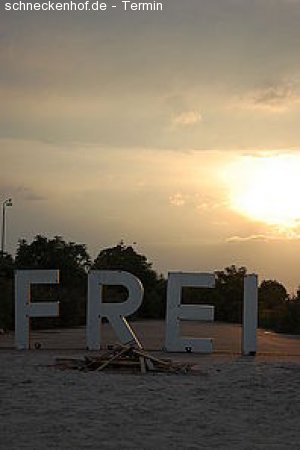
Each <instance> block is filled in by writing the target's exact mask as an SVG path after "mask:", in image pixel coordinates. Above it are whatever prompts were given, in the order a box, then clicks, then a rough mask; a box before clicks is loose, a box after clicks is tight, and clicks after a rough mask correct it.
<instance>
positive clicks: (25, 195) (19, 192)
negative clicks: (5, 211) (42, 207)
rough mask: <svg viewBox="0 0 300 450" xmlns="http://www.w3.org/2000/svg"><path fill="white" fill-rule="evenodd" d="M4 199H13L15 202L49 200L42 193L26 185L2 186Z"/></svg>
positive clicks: (0, 186)
mask: <svg viewBox="0 0 300 450" xmlns="http://www.w3.org/2000/svg"><path fill="white" fill-rule="evenodd" d="M0 190H1V192H2V197H3V198H4V197H11V198H12V199H13V200H14V199H17V200H26V201H30V202H36V201H44V200H47V198H46V197H45V196H43V195H41V194H40V193H37V192H35V191H34V190H33V189H31V188H29V187H27V186H25V185H8V184H2V185H0Z"/></svg>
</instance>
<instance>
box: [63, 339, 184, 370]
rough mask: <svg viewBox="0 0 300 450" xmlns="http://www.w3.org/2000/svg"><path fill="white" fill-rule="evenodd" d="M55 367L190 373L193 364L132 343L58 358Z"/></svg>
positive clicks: (64, 368)
mask: <svg viewBox="0 0 300 450" xmlns="http://www.w3.org/2000/svg"><path fill="white" fill-rule="evenodd" d="M55 367H57V368H59V369H62V370H67V369H73V370H80V371H84V372H88V371H91V370H94V371H98V372H100V371H102V370H108V369H111V370H116V369H118V370H122V371H125V370H126V371H128V370H129V371H133V372H140V373H147V372H152V373H155V372H165V373H188V372H189V371H190V370H191V364H188V363H178V362H173V361H171V360H170V359H160V358H157V357H155V356H152V355H150V354H149V353H148V352H146V351H144V350H143V349H141V348H135V347H133V346H130V345H116V346H113V347H112V348H111V350H109V351H107V352H105V353H104V354H102V355H101V354H100V355H88V356H84V357H83V358H62V357H60V358H56V362H55Z"/></svg>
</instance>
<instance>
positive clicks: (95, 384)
mask: <svg viewBox="0 0 300 450" xmlns="http://www.w3.org/2000/svg"><path fill="white" fill-rule="evenodd" d="M196 325H197V324H196ZM196 325H195V324H193V326H192V327H191V328H188V329H186V331H187V332H188V333H189V334H192V335H195V336H198V335H201V336H205V335H206V333H208V334H207V336H209V337H214V339H215V348H216V352H215V353H214V354H213V355H209V356H203V355H194V354H192V355H191V354H183V355H180V354H174V355H172V358H173V359H175V360H187V359H188V360H190V361H192V362H193V363H194V364H195V370H194V372H193V374H192V375H166V374H156V375H151V374H150V375H149V374H147V375H133V374H118V373H99V372H89V373H83V372H77V371H76V372H74V371H59V370H57V369H56V368H54V367H51V366H50V367H49V365H51V364H53V362H54V360H55V357H57V356H66V355H83V354H85V353H86V352H85V351H84V345H85V344H84V329H76V330H64V331H57V330H56V332H55V333H54V332H39V333H35V334H34V335H33V337H32V338H33V339H34V340H36V339H38V340H39V342H41V344H42V348H44V349H43V350H38V351H34V350H33V351H29V352H19V351H16V350H13V349H10V348H9V347H10V345H11V344H12V342H13V341H12V339H13V336H4V337H0V344H1V345H0V347H1V348H0V367H1V369H0V403H1V405H0V415H1V420H0V448H1V449H12V450H14V449H32V450H43V449H48V448H49V449H98V448H99V449H155V448H156V449H202V448H204V449H215V448H219V449H249V450H250V449H270V450H271V449H280V450H281V449H282V450H283V449H300V426H299V423H300V422H299V419H300V339H299V338H297V337H287V336H278V335H274V334H272V333H271V334H269V333H267V334H266V333H265V332H264V331H263V330H260V331H259V336H258V344H259V347H258V348H259V354H258V356H257V357H255V358H254V357H250V358H245V357H242V356H241V355H240V354H238V352H239V342H238V341H237V338H239V336H240V327H238V326H232V325H228V324H227V325H224V324H215V325H213V326H212V325H211V324H210V326H209V327H205V326H200V327H199V325H198V326H196ZM134 328H135V329H136V331H137V332H138V330H139V332H140V333H139V337H140V338H141V340H142V341H143V343H144V344H145V347H146V348H148V349H152V350H153V351H155V354H157V355H160V352H158V350H159V348H161V347H159V346H160V345H161V343H162V342H161V339H162V338H163V323H161V322H147V323H135V324H134ZM106 331H107V332H106V337H105V340H106V342H110V341H111V340H113V336H112V335H111V334H110V333H111V330H109V329H107V330H106ZM142 333H145V336H142ZM145 341H146V342H145ZM70 343H72V346H71V345H70ZM146 344H147V345H146ZM50 348H52V350H50ZM66 348H69V350H66ZM168 356H170V355H168Z"/></svg>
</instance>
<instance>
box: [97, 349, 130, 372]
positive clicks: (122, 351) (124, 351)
mask: <svg viewBox="0 0 300 450" xmlns="http://www.w3.org/2000/svg"><path fill="white" fill-rule="evenodd" d="M129 350H131V349H130V347H124V348H122V350H121V351H120V352H118V353H116V354H115V355H114V356H112V357H111V358H110V359H108V360H107V361H105V362H104V363H103V364H101V366H99V367H98V368H97V369H96V370H97V371H100V370H103V369H104V368H105V367H107V366H108V365H109V364H110V363H111V361H114V360H115V359H118V358H120V356H121V355H124V354H125V353H127V352H128V351H129Z"/></svg>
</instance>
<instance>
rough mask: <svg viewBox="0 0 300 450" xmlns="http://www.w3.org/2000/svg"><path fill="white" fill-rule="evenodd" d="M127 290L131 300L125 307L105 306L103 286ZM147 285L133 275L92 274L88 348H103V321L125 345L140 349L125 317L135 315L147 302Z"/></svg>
mask: <svg viewBox="0 0 300 450" xmlns="http://www.w3.org/2000/svg"><path fill="white" fill-rule="evenodd" d="M104 285H107V286H118V285H122V286H125V287H126V288H127V290H128V293H129V295H128V298H127V300H126V301H125V302H123V303H103V286H104ZM143 293H144V290H143V285H142V283H141V282H140V280H139V279H138V278H137V277H135V276H134V275H132V274H131V273H128V272H124V271H113V270H92V271H91V272H90V273H89V276H88V304H87V348H88V349H89V350H99V349H100V348H101V325H102V318H103V317H106V318H107V319H108V320H109V322H110V323H111V325H112V327H113V329H114V331H115V333H116V335H117V336H118V338H119V339H120V341H121V342H122V343H123V344H127V343H129V342H131V341H135V342H136V343H137V344H138V345H140V343H139V341H138V340H137V338H136V336H135V335H134V333H133V331H132V329H131V328H130V326H129V324H128V322H127V321H126V319H125V317H124V316H129V315H130V314H133V313H134V312H135V311H136V310H137V309H138V308H139V307H140V305H141V303H142V300H143Z"/></svg>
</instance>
